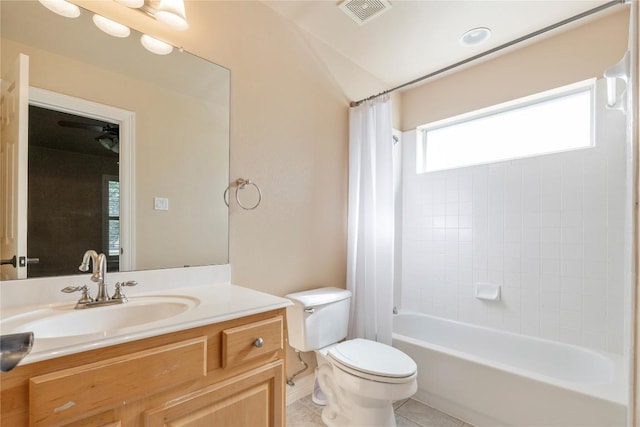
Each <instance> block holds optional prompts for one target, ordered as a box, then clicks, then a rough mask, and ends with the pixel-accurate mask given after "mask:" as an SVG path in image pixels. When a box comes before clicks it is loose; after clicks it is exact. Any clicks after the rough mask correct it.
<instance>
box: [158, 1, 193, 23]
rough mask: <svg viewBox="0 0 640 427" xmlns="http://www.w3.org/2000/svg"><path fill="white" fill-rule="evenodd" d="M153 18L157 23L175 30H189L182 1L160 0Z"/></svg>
mask: <svg viewBox="0 0 640 427" xmlns="http://www.w3.org/2000/svg"><path fill="white" fill-rule="evenodd" d="M155 17H156V19H157V20H158V21H159V22H161V23H163V24H165V25H168V26H169V27H171V28H173V29H176V30H186V29H187V28H189V24H188V23H187V15H186V14H185V11H184V2H183V1H182V0H160V5H158V10H157V11H156V13H155Z"/></svg>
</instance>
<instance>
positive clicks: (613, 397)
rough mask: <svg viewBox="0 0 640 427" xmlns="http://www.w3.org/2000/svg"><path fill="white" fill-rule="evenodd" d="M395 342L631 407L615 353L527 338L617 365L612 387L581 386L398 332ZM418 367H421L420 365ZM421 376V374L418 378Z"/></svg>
mask: <svg viewBox="0 0 640 427" xmlns="http://www.w3.org/2000/svg"><path fill="white" fill-rule="evenodd" d="M398 314H399V315H403V314H405V315H417V316H423V317H428V318H434V319H437V320H442V321H446V322H452V323H456V324H459V325H463V326H465V327H470V328H476V329H484V330H488V331H491V332H498V333H504V334H507V335H517V336H522V335H520V334H515V333H513V332H509V331H503V330H499V329H492V328H488V327H485V326H479V325H473V324H470V323H465V322H461V321H459V320H453V319H447V318H443V317H438V316H432V315H429V314H423V313H418V312H413V311H407V310H400V311H399V312H398ZM392 338H393V339H394V340H395V339H399V340H402V341H406V342H408V343H410V344H413V345H416V346H419V347H424V348H427V349H430V350H434V351H437V352H439V353H443V354H449V355H452V356H455V357H458V358H460V359H463V360H466V361H469V362H472V363H477V364H480V365H485V366H488V367H491V368H494V369H498V370H501V371H506V372H509V373H512V374H515V375H519V376H523V377H527V378H532V379H534V380H537V381H540V382H543V383H546V384H551V385H553V386H556V387H560V388H565V389H569V390H571V391H574V392H576V393H580V394H583V395H586V396H590V397H596V398H599V399H603V400H607V401H609V402H613V403H617V404H620V405H625V406H626V405H628V394H627V387H628V384H626V382H625V380H624V372H625V369H624V366H625V365H624V360H623V357H622V356H621V355H618V354H614V353H606V352H600V351H597V350H593V349H590V348H585V347H579V346H575V345H571V344H566V343H561V342H558V341H552V340H547V339H544V338H539V337H534V336H528V335H527V336H526V338H528V339H532V340H535V341H542V342H549V343H552V344H554V345H562V346H568V347H576V348H578V349H580V350H581V351H586V352H590V353H592V354H596V355H598V356H601V357H604V358H606V359H608V360H610V361H611V362H612V364H613V380H612V381H611V382H609V383H577V382H573V381H569V380H563V379H558V378H554V377H552V376H549V375H544V374H541V373H538V372H534V371H531V370H527V369H523V368H519V367H516V366H513V365H509V364H506V363H501V362H497V361H494V360H490V359H487V358H483V357H478V356H475V355H472V354H469V353H466V352H463V351H460V350H454V349H450V348H448V347H444V346H441V345H437V344H433V343H429V342H425V341H421V340H418V339H415V338H413V337H409V336H406V335H403V334H399V333H397V332H393V336H392ZM418 366H420V365H419V364H418ZM419 374H420V373H419V372H418V375H419Z"/></svg>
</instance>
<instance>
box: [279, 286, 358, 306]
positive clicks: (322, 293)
mask: <svg viewBox="0 0 640 427" xmlns="http://www.w3.org/2000/svg"><path fill="white" fill-rule="evenodd" d="M285 298H289V299H290V300H291V301H293V302H294V303H295V304H299V305H301V306H303V307H305V308H306V307H316V306H318V305H323V304H329V303H332V302H336V301H342V300H344V299H347V298H351V291H348V290H346V289H340V288H333V287H331V288H319V289H311V290H309V291H302V292H295V293H292V294H289V295H285Z"/></svg>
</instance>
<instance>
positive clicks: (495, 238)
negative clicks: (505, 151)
mask: <svg viewBox="0 0 640 427" xmlns="http://www.w3.org/2000/svg"><path fill="white" fill-rule="evenodd" d="M624 123H625V121H624V116H623V115H622V114H621V113H619V112H602V113H599V114H598V122H597V128H596V146H595V147H593V148H588V149H582V150H575V151H570V152H565V153H558V154H550V155H543V156H537V157H530V158H525V159H519V160H512V161H505V162H498V163H492V164H486V165H479V166H472V167H466V168H459V169H454V170H449V171H441V172H433V173H425V174H417V173H416V166H415V165H416V161H415V160H416V159H415V156H416V150H415V147H416V143H415V141H416V132H415V131H412V132H406V133H405V134H404V135H403V141H402V145H403V183H402V189H403V190H402V200H403V201H402V207H403V209H402V212H403V213H402V256H401V289H400V306H401V308H403V309H408V310H412V311H418V312H422V313H426V314H431V315H435V316H440V317H445V318H450V319H455V320H460V321H463V322H468V323H473V324H478V325H482V326H488V327H492V328H497V329H503V330H507V331H511V332H515V333H520V334H525V335H532V336H537V337H542V338H547V339H551V340H556V341H562V342H566V343H571V344H578V345H582V346H586V347H590V348H595V349H599V350H605V351H610V352H615V353H623V350H624V348H623V343H624V336H625V328H624V324H625V321H624V312H625V307H626V306H625V280H628V278H629V276H628V273H627V272H628V271H629V269H630V264H629V259H630V258H629V255H628V253H629V252H628V251H629V246H628V245H630V236H631V231H630V226H629V225H628V224H630V218H629V217H628V215H627V212H628V211H629V207H628V206H627V203H628V201H627V193H628V186H627V184H626V183H627V169H626V166H627V160H626V159H627V150H626V141H625V136H624V126H625V124H624ZM477 282H490V283H496V284H499V285H501V286H502V299H501V300H500V301H497V302H493V301H483V300H479V299H476V298H475V297H474V284H475V283H477Z"/></svg>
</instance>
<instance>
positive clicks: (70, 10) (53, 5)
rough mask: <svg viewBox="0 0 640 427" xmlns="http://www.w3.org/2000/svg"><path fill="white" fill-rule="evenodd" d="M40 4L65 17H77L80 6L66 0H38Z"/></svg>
mask: <svg viewBox="0 0 640 427" xmlns="http://www.w3.org/2000/svg"><path fill="white" fill-rule="evenodd" d="M38 1H39V2H40V4H41V5H43V6H44V7H46V8H47V9H49V10H50V11H52V12H54V13H57V14H58V15H60V16H64V17H65V18H77V17H78V16H80V8H79V7H78V6H76V5H75V4H73V3H69V2H68V1H66V0H38Z"/></svg>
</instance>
